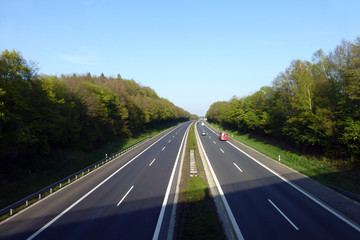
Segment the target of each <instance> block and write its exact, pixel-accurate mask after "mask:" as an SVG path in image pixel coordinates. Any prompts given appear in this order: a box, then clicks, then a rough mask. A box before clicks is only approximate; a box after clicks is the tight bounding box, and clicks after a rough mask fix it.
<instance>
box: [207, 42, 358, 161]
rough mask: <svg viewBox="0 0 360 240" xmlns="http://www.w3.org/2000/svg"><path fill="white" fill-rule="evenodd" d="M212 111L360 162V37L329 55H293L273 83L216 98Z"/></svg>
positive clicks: (220, 118) (212, 115) (233, 124)
mask: <svg viewBox="0 0 360 240" xmlns="http://www.w3.org/2000/svg"><path fill="white" fill-rule="evenodd" d="M206 117H207V118H208V119H209V121H212V122H214V123H218V124H221V125H223V126H228V127H230V128H233V129H238V130H242V131H245V132H249V133H253V132H256V133H261V134H271V135H272V136H276V137H281V138H283V139H285V140H288V142H290V143H293V144H294V145H296V146H297V147H298V148H302V149H308V150H309V149H312V150H316V151H319V150H320V151H321V152H322V153H325V155H327V156H328V157H333V158H341V159H346V158H348V159H349V158H351V159H353V160H354V159H355V161H357V162H358V163H359V164H360V147H359V146H360V140H359V136H360V132H359V119H360V38H357V39H356V41H355V42H354V43H350V42H345V41H343V42H342V44H341V45H340V46H338V47H336V48H335V50H334V51H333V52H330V53H329V54H328V55H325V54H324V53H323V51H322V50H319V51H317V52H316V53H314V55H313V62H312V63H311V62H308V61H300V60H295V61H293V62H292V63H291V65H290V66H289V67H288V68H287V69H285V71H284V72H282V73H280V74H279V75H278V76H277V77H276V78H275V80H274V82H273V84H272V86H270V87H263V88H261V89H260V90H259V91H258V92H256V93H254V94H252V95H250V96H247V97H243V98H240V99H237V98H233V99H231V100H230V101H229V102H216V103H214V104H212V105H211V106H210V109H209V110H208V112H207V113H206Z"/></svg>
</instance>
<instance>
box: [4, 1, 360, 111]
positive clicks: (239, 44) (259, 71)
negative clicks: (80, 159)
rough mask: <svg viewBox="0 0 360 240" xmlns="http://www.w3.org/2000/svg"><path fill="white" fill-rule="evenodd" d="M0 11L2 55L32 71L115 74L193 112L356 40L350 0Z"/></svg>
mask: <svg viewBox="0 0 360 240" xmlns="http://www.w3.org/2000/svg"><path fill="white" fill-rule="evenodd" d="M0 10H1V11H0V51H1V52H2V51H3V50H5V49H8V50H13V49H15V50H17V51H19V52H20V53H21V54H22V56H23V57H24V58H25V59H27V60H33V61H36V62H37V63H38V65H39V67H40V71H39V72H40V73H43V74H48V75H60V74H72V73H76V74H86V73H88V72H90V73H91V74H92V75H100V74H101V73H104V75H105V76H114V77H116V75H117V74H118V73H119V74H120V75H121V76H122V77H123V78H126V79H133V80H135V81H136V82H138V83H140V84H141V85H143V86H149V87H151V88H152V89H154V90H155V91H156V92H157V93H158V95H159V96H160V97H164V98H167V99H169V100H170V101H171V102H173V103H174V104H175V105H177V106H179V107H182V108H184V109H185V110H187V111H189V112H191V113H193V114H197V115H199V116H203V115H205V113H206V111H207V110H208V109H209V107H210V105H211V104H212V103H214V102H216V101H227V100H229V99H230V98H231V97H233V96H238V97H242V96H247V95H250V94H252V93H254V92H256V91H257V90H259V89H260V88H261V87H262V86H270V85H271V83H272V81H273V80H274V78H275V77H276V76H277V75H278V74H279V73H280V72H283V71H284V70H285V69H286V68H287V67H288V66H289V65H290V63H291V61H292V60H295V59H300V60H309V61H311V58H312V55H313V53H314V52H315V51H317V50H319V49H320V48H321V49H323V50H324V51H325V53H326V54H327V53H329V51H332V50H333V49H334V48H335V47H336V46H337V45H340V44H341V41H342V40H347V41H351V42H353V41H354V40H355V38H356V37H358V36H360V1H358V0H300V1H299V0H271V1H270V0H263V1H260V0H252V1H250V0H216V1H212V0H166V1H159V0H142V1H141V0H53V1H50V0H0Z"/></svg>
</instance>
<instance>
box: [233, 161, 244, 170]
mask: <svg viewBox="0 0 360 240" xmlns="http://www.w3.org/2000/svg"><path fill="white" fill-rule="evenodd" d="M233 164H234V165H235V167H237V169H239V171H240V172H243V171H242V170H241V168H239V166H238V165H236V163H233Z"/></svg>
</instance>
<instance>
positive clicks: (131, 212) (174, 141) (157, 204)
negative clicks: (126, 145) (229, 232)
mask: <svg viewBox="0 0 360 240" xmlns="http://www.w3.org/2000/svg"><path fill="white" fill-rule="evenodd" d="M190 123H191V122H187V123H185V124H182V125H179V126H177V127H175V128H173V129H171V130H168V131H165V132H164V133H162V134H160V135H158V136H156V137H154V138H152V139H151V140H149V141H147V142H146V143H143V144H142V145H140V146H138V147H137V148H135V149H134V150H132V151H129V152H127V153H125V154H123V155H121V156H119V157H118V158H117V159H114V160H112V161H111V162H109V163H108V164H106V165H104V166H102V167H101V168H99V169H97V170H96V171H94V172H92V173H90V174H88V175H86V176H84V177H83V178H80V179H79V180H78V181H76V182H74V183H72V184H70V185H69V186H67V187H65V188H64V189H62V190H61V191H58V192H56V193H55V194H53V195H51V196H49V197H47V198H45V199H43V200H41V201H40V202H39V203H37V204H35V205H34V206H31V207H29V208H28V209H26V210H24V211H22V212H20V213H19V214H17V215H15V216H13V217H12V218H10V219H8V220H6V221H4V222H3V223H1V224H0V239H166V237H167V236H168V231H169V222H170V217H171V212H172V206H173V200H174V193H175V187H176V186H175V185H176V180H177V174H178V172H179V163H180V159H181V154H182V148H183V146H184V140H185V136H186V132H187V130H188V127H189V126H190Z"/></svg>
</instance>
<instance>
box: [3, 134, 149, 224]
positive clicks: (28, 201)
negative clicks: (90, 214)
mask: <svg viewBox="0 0 360 240" xmlns="http://www.w3.org/2000/svg"><path fill="white" fill-rule="evenodd" d="M150 138H151V137H147V138H144V139H143V140H141V141H139V142H137V143H135V144H133V145H131V146H129V147H127V148H124V149H122V150H120V151H118V152H116V153H114V154H112V155H110V156H108V157H105V158H103V159H101V160H100V161H97V162H96V163H93V164H92V165H90V166H88V167H86V168H83V169H81V170H80V171H78V172H76V173H73V174H72V175H70V176H68V177H66V178H63V179H61V180H59V181H57V182H55V183H53V184H51V185H49V186H47V187H45V188H43V189H42V190H40V191H38V192H36V193H33V194H31V195H30V196H27V197H26V198H24V199H21V200H20V201H17V202H16V203H14V204H12V205H10V206H8V207H6V208H3V209H1V210H0V221H1V218H2V217H3V215H7V214H9V216H12V215H14V214H15V213H17V212H20V211H21V210H23V209H25V208H27V207H29V206H30V205H32V204H34V203H35V202H37V201H39V200H41V199H43V198H45V197H47V196H49V195H51V194H52V193H54V192H56V191H57V190H59V189H61V188H62V187H64V186H66V185H68V184H70V183H72V182H74V181H76V180H77V179H79V178H81V177H82V176H84V175H86V174H87V173H89V172H91V171H93V170H95V169H97V168H99V167H100V166H102V165H104V164H106V163H107V162H109V161H111V160H113V159H114V158H116V157H118V156H120V155H121V154H123V153H125V152H127V151H129V150H130V149H132V148H134V147H136V146H137V145H139V144H140V143H143V142H144V141H146V140H148V139H150ZM6 217H7V216H5V218H6ZM5 218H3V219H5Z"/></svg>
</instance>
